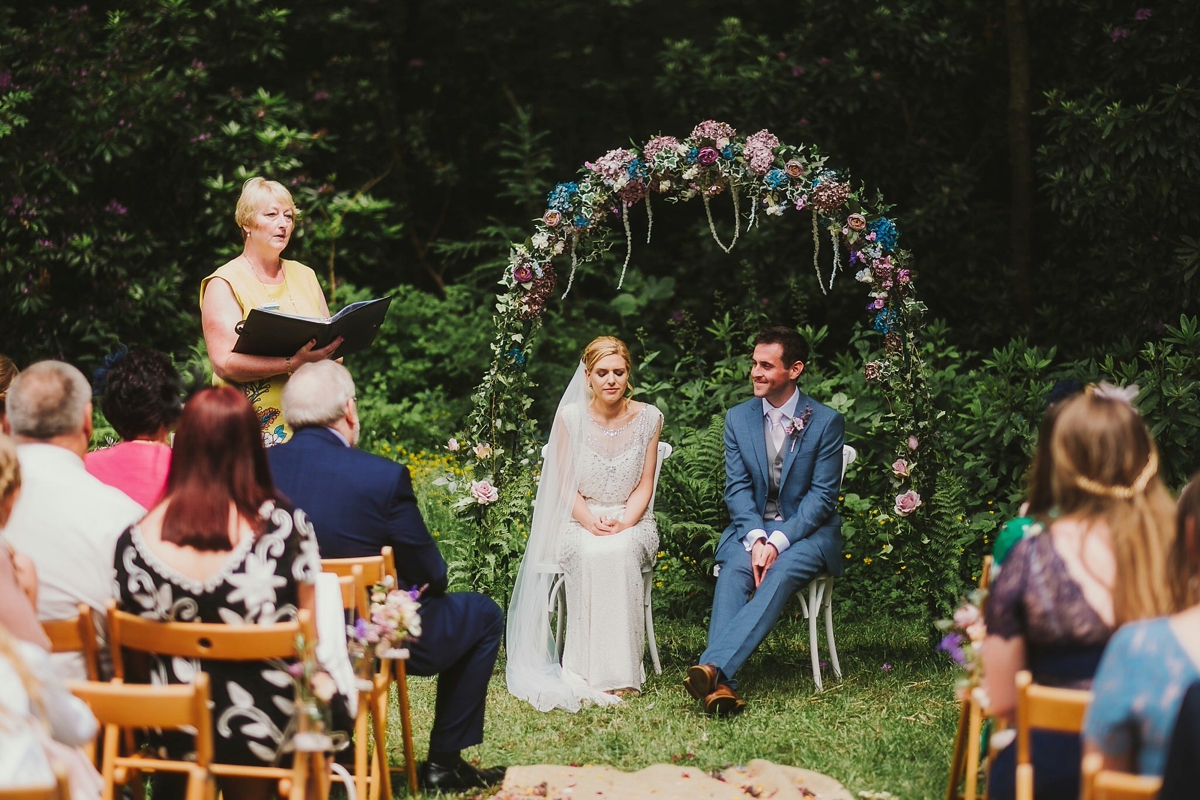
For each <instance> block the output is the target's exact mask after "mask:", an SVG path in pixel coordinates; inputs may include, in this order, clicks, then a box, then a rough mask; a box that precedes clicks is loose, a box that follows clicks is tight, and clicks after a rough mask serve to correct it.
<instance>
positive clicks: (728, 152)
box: [721, 144, 737, 161]
mask: <svg viewBox="0 0 1200 800" xmlns="http://www.w3.org/2000/svg"><path fill="white" fill-rule="evenodd" d="M735 155H737V150H735V149H734V148H733V145H731V144H727V145H725V147H723V148H722V149H721V158H723V159H725V160H726V161H733V157H734V156H735Z"/></svg>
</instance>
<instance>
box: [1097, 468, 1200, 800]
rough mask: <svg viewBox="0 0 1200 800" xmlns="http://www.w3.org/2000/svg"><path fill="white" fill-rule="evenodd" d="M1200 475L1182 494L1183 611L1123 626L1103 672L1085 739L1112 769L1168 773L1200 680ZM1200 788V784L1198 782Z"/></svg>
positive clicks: (1174, 565) (1177, 548)
mask: <svg viewBox="0 0 1200 800" xmlns="http://www.w3.org/2000/svg"><path fill="white" fill-rule="evenodd" d="M1198 528H1200V476H1197V477H1196V478H1193V479H1192V482H1191V483H1189V484H1188V485H1187V487H1186V488H1185V489H1184V490H1183V493H1182V494H1181V495H1179V505H1178V519H1177V521H1176V525H1175V542H1174V544H1173V546H1172V548H1171V555H1170V559H1169V561H1168V563H1169V565H1170V566H1169V567H1168V570H1169V572H1168V576H1169V580H1168V583H1169V584H1170V586H1171V590H1172V594H1173V595H1174V600H1175V605H1176V608H1178V609H1180V610H1179V613H1177V614H1174V615H1172V616H1169V617H1158V618H1156V619H1147V620H1142V621H1140V622H1131V623H1129V624H1128V625H1125V626H1123V627H1122V628H1121V629H1120V630H1119V631H1117V632H1116V634H1114V635H1113V637H1112V640H1111V641H1109V643H1108V647H1107V648H1105V650H1104V658H1103V659H1102V660H1101V661H1100V668H1099V669H1098V670H1097V671H1096V681H1095V683H1094V684H1093V690H1094V691H1095V694H1096V699H1095V700H1093V701H1092V706H1091V708H1090V709H1088V715H1087V723H1086V724H1085V725H1084V729H1083V733H1084V739H1085V742H1086V745H1087V748H1088V749H1089V750H1093V751H1098V752H1100V753H1102V754H1103V755H1104V766H1105V769H1115V770H1119V771H1121V772H1136V773H1139V774H1141V775H1162V774H1163V768H1164V765H1165V763H1166V760H1167V748H1168V745H1169V743H1170V741H1171V731H1172V730H1173V729H1174V727H1175V718H1176V717H1177V716H1178V714H1179V707H1180V703H1181V702H1182V701H1183V695H1184V692H1186V691H1187V688H1188V686H1190V685H1191V684H1193V683H1195V682H1196V681H1200V666H1198V665H1200V583H1198V581H1200V540H1197V529H1198ZM1193 788H1194V787H1193Z"/></svg>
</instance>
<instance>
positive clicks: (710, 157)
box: [696, 147, 720, 167]
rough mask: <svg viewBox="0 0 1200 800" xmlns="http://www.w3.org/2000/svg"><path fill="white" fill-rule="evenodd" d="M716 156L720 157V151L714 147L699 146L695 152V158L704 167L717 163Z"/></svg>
mask: <svg viewBox="0 0 1200 800" xmlns="http://www.w3.org/2000/svg"><path fill="white" fill-rule="evenodd" d="M718 158H720V153H718V152H717V150H716V148H714V147H701V148H700V152H699V153H697V154H696V160H697V161H699V162H700V163H701V164H703V165H704V166H706V167H711V166H712V165H713V164H715V163H717V159H718Z"/></svg>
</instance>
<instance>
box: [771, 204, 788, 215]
mask: <svg viewBox="0 0 1200 800" xmlns="http://www.w3.org/2000/svg"><path fill="white" fill-rule="evenodd" d="M784 208H785V206H783V205H777V206H767V214H769V215H770V216H772V217H782V216H783V211H784Z"/></svg>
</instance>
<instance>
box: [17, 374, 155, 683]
mask: <svg viewBox="0 0 1200 800" xmlns="http://www.w3.org/2000/svg"><path fill="white" fill-rule="evenodd" d="M91 396H92V387H91V386H90V385H89V384H88V382H87V378H85V377H83V373H81V372H80V371H79V370H77V369H75V367H72V366H71V365H70V364H64V363H62V362H61V361H39V362H38V363H36V364H34V365H33V366H31V367H29V369H27V370H25V371H24V372H22V373H21V374H20V375H18V376H17V378H16V380H14V381H13V383H12V386H10V387H9V390H8V403H7V406H8V408H7V412H8V419H7V422H6V424H7V426H8V427H9V429H10V430H11V431H12V435H13V438H14V439H16V442H17V458H18V460H19V461H20V463H21V483H22V485H21V496H20V497H19V498H18V499H17V502H16V505H15V506H13V511H12V516H11V517H9V520H8V524H7V525H6V526H5V528H4V538H5V539H7V540H8V542H9V543H10V544H11V545H12V546H13V548H14V549H15V550H16V551H17V552H18V553H22V554H24V555H25V556H27V557H28V558H29V559H30V560H32V561H33V563H34V566H35V567H36V568H37V575H38V593H37V596H38V602H37V612H38V619H40V620H42V621H43V622H44V621H47V620H53V619H65V618H68V617H73V616H75V615H76V614H77V613H78V611H77V606H78V605H79V603H87V604H88V605H89V606H91V607H92V608H93V609H94V610H95V612H96V614H95V616H96V618H97V622H98V623H100V625H99V629H100V630H101V633H102V634H103V631H104V627H103V620H104V605H105V603H106V602H107V601H108V600H109V598H111V597H112V596H113V591H112V589H113V554H114V552H115V550H116V544H117V538H118V537H119V536H120V535H121V533H122V532H123V531H124V530H125V529H126V528H127V527H129V526H130V525H131V524H133V523H134V522H137V521H138V520H139V519H141V518H142V516H143V515H145V513H146V509H144V508H142V507H141V506H140V505H138V504H137V503H136V502H134V501H133V500H131V499H130V498H129V496H128V495H126V494H125V493H124V492H122V491H120V490H119V489H114V488H113V487H111V486H106V485H105V484H103V483H101V482H100V481H99V480H97V479H96V478H93V477H92V476H91V475H89V474H88V472H87V470H86V469H85V468H84V465H83V457H84V455H85V454H86V453H87V451H88V443H89V441H90V440H91V436H92V402H91ZM102 653H103V657H102V661H103V662H104V663H107V653H106V652H104V651H103V648H102ZM52 663H53V667H54V671H55V673H56V674H58V675H59V677H61V678H63V679H68V680H70V679H79V680H83V679H86V678H87V673H86V668H85V667H84V663H83V656H82V655H81V654H78V653H58V654H55V655H54V656H53V660H52Z"/></svg>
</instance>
